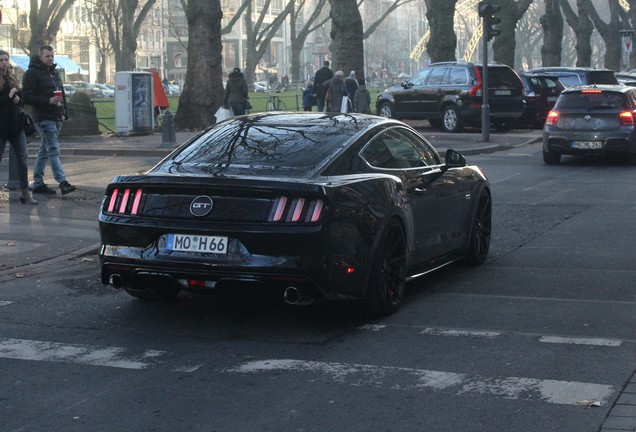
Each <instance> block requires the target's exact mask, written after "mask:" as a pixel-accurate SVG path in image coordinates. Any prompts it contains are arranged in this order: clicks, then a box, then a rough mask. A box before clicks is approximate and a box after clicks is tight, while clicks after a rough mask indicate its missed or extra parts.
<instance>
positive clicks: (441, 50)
mask: <svg viewBox="0 0 636 432" xmlns="http://www.w3.org/2000/svg"><path fill="white" fill-rule="evenodd" d="M456 4H457V0H426V18H427V19H428V24H429V26H430V29H431V36H430V39H429V40H428V43H427V44H426V51H427V52H428V55H429V56H430V58H431V62H433V63H435V62H441V61H452V60H456V58H455V50H456V48H457V36H456V35H455V30H454V28H455V27H454V26H455V24H454V19H455V5H456Z"/></svg>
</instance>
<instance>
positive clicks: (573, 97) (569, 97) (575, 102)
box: [557, 91, 627, 109]
mask: <svg viewBox="0 0 636 432" xmlns="http://www.w3.org/2000/svg"><path fill="white" fill-rule="evenodd" d="M626 102H627V101H626V99H625V96H624V95H623V94H622V93H616V92H605V91H594V92H584V91H582V92H571V93H561V96H560V97H559V100H558V101H557V106H558V107H559V108H580V109H623V108H625V107H626Z"/></svg>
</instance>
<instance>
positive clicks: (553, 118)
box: [545, 111, 559, 126]
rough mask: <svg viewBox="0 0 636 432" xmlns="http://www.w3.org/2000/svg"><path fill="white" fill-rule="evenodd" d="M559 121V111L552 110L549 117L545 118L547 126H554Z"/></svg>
mask: <svg viewBox="0 0 636 432" xmlns="http://www.w3.org/2000/svg"><path fill="white" fill-rule="evenodd" d="M558 121H559V113H558V112H557V111H550V112H549V113H548V117H546V119H545V124H546V125H547V126H554V125H555V124H557V122H558Z"/></svg>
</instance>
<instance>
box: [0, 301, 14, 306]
mask: <svg viewBox="0 0 636 432" xmlns="http://www.w3.org/2000/svg"><path fill="white" fill-rule="evenodd" d="M11 303H13V302H12V301H0V306H9V305H10V304H11Z"/></svg>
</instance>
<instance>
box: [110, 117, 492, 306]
mask: <svg viewBox="0 0 636 432" xmlns="http://www.w3.org/2000/svg"><path fill="white" fill-rule="evenodd" d="M99 224H100V233H101V241H102V246H101V249H100V253H99V256H100V261H101V264H102V282H103V283H111V284H112V285H114V286H116V287H118V288H119V287H123V288H124V289H126V291H128V292H129V293H130V294H131V295H133V296H135V297H140V298H148V297H162V298H171V297H174V296H176V295H177V294H178V293H179V291H180V290H188V291H193V292H197V291H199V292H200V291H205V290H210V289H224V288H231V287H234V286H236V285H237V284H238V285H241V286H242V285H254V286H257V287H261V288H263V287H267V288H269V289H273V290H280V291H281V293H283V297H284V299H285V301H287V302H288V303H293V304H302V303H308V302H310V301H312V300H313V299H316V298H325V299H328V300H347V299H350V300H353V299H361V300H365V301H366V305H367V306H368V308H369V310H370V311H373V312H374V313H380V314H386V313H391V312H393V311H394V310H395V309H396V308H397V306H398V304H399V303H400V300H401V299H402V296H403V293H404V288H405V283H406V281H407V280H409V279H411V278H413V277H416V276H418V275H422V274H425V273H427V272H429V271H431V270H434V269H436V268H439V267H440V266H443V265H445V264H449V263H451V262H454V261H456V260H461V259H463V260H465V261H466V262H469V263H474V264H480V263H483V262H484V260H485V259H486V257H487V254H488V250H489V244H490V230H491V197H490V186H489V183H488V180H487V179H486V177H485V176H484V174H483V173H482V172H481V170H480V169H478V168H477V167H474V166H469V165H468V164H467V163H466V159H465V158H464V157H463V156H461V155H460V154H458V153H457V152H455V151H452V150H449V151H448V152H447V154H446V160H445V161H444V160H442V158H441V157H440V156H439V154H438V153H437V152H436V151H435V149H434V148H433V147H432V146H431V145H430V144H429V143H428V142H427V141H426V140H425V139H424V138H423V137H422V136H421V135H419V134H418V132H416V131H415V130H414V129H412V128H410V127H409V126H407V125H405V124H404V123H402V122H399V121H396V120H391V119H384V118H381V117H376V116H370V115H362V114H339V113H328V114H323V113H297V114H292V113H264V114H255V115H250V116H241V117H236V118H233V119H231V120H228V121H226V122H223V123H220V124H217V125H215V126H213V127H210V128H208V129H207V130H205V131H203V132H201V133H200V134H199V135H198V136H196V137H194V138H193V139H192V140H190V141H189V142H187V143H185V144H184V145H182V146H181V147H179V148H178V149H177V150H175V151H174V152H173V153H172V154H170V155H169V156H167V157H166V158H165V159H164V160H162V161H161V162H160V163H159V164H157V165H156V166H155V167H154V168H152V169H151V170H149V171H148V172H147V173H145V174H142V175H128V176H119V177H116V178H115V179H114V180H113V181H112V183H111V184H110V185H108V187H107V189H106V193H105V197H104V201H103V205H102V208H101V213H100V216H99Z"/></svg>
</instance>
